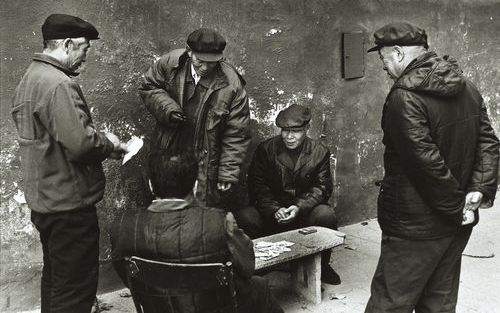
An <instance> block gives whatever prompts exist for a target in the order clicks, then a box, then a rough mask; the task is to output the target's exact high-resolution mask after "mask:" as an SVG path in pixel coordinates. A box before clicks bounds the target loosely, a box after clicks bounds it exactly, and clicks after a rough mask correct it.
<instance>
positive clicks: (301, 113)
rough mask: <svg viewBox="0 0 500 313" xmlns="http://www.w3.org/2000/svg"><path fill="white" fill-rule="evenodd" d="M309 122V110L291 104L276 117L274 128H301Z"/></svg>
mask: <svg viewBox="0 0 500 313" xmlns="http://www.w3.org/2000/svg"><path fill="white" fill-rule="evenodd" d="M310 120H311V110H309V108H306V107H305V106H302V105H298V104H292V105H291V106H289V107H288V108H286V109H284V110H282V111H281V112H280V113H279V114H278V117H276V126H278V127H279V128H301V127H304V126H306V125H307V124H308V123H309V121H310Z"/></svg>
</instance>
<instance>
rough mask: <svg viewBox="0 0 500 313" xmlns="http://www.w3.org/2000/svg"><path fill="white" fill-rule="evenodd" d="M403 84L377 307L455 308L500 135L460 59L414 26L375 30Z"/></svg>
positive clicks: (397, 92)
mask: <svg viewBox="0 0 500 313" xmlns="http://www.w3.org/2000/svg"><path fill="white" fill-rule="evenodd" d="M374 37H375V44H376V46H375V47H373V48H371V49H370V50H368V51H370V52H371V51H378V54H379V56H380V59H381V60H382V63H383V68H384V70H385V71H386V72H387V74H388V75H389V77H390V78H391V79H392V80H394V85H393V86H392V88H391V90H390V91H389V95H388V96H387V98H386V101H385V104H384V108H383V113H382V129H383V132H384V137H383V143H384V145H385V152H384V168H385V175H384V178H383V181H382V184H381V187H380V193H379V199H378V222H379V224H380V227H381V229H382V243H381V253H380V259H379V262H378V266H377V269H376V272H375V274H374V277H373V281H372V285H371V297H370V299H369V301H368V304H367V306H366V310H365V312H367V313H382V312H384V313H391V312H397V313H404V312H408V313H411V312H414V311H415V312H416V313H421V312H426V313H429V312H436V313H437V312H440V313H445V312H447V313H452V312H455V306H456V302H457V295H458V286H459V281H460V263H461V256H462V252H463V250H464V248H465V246H466V245H467V242H468V240H469V237H470V235H471V232H472V228H473V226H474V225H476V224H477V222H478V218H479V215H478V210H477V209H478V208H479V207H489V206H491V205H492V203H493V200H494V199H495V194H496V190H497V175H498V160H499V151H498V149H499V141H498V138H497V137H496V136H495V133H494V131H493V129H492V127H491V124H490V121H489V118H488V114H487V112H486V107H485V104H484V102H483V99H482V97H481V95H480V93H479V91H478V90H477V88H476V87H475V86H474V85H473V84H472V83H471V82H470V81H469V80H468V79H467V78H466V77H465V76H464V75H463V73H462V70H461V69H460V68H459V66H458V64H457V62H456V61H455V60H453V59H451V58H449V57H447V56H445V57H439V56H438V55H436V53H435V52H432V51H428V43H427V35H426V33H425V31H424V30H423V29H421V28H419V27H416V26H414V25H411V24H408V23H391V24H388V25H385V26H384V27H382V28H380V29H379V30H377V31H376V32H375V34H374Z"/></svg>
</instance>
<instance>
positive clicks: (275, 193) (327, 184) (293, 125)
mask: <svg viewBox="0 0 500 313" xmlns="http://www.w3.org/2000/svg"><path fill="white" fill-rule="evenodd" d="M310 120H311V112H310V110H309V109H308V108H306V107H304V106H302V105H296V104H294V105H291V106H290V107H288V108H286V109H285V110H283V111H281V112H280V113H279V114H278V117H277V118H276V125H277V126H278V127H279V128H281V134H280V135H278V136H276V137H273V138H270V139H267V140H265V141H264V142H262V143H260V144H259V146H258V147H257V149H256V151H255V154H254V156H253V160H252V163H251V165H250V169H249V172H248V173H249V174H248V191H249V198H250V206H249V207H246V208H241V209H240V210H238V211H236V212H235V214H236V219H237V221H238V224H239V225H240V227H241V228H243V229H244V230H245V233H247V234H248V235H249V236H250V237H251V238H258V237H262V236H267V235H270V234H274V233H279V232H283V231H287V230H291V229H296V228H301V227H304V226H314V225H316V226H323V227H328V228H332V229H336V228H337V220H336V217H335V212H334V210H333V208H332V207H331V206H330V205H329V204H328V199H329V198H330V195H331V193H332V190H333V184H332V176H331V173H330V152H329V151H328V149H327V148H326V147H325V146H323V145H322V144H321V143H319V142H317V141H315V140H313V139H311V138H308V137H307V130H308V129H309V121H310ZM330 254H331V251H330V250H328V251H325V252H324V253H323V255H322V258H321V280H322V281H323V282H325V283H329V284H335V285H338V284H340V277H339V276H338V274H337V273H336V272H335V271H334V270H333V269H332V268H331V267H330V265H329V262H330Z"/></svg>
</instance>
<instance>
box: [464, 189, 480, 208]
mask: <svg viewBox="0 0 500 313" xmlns="http://www.w3.org/2000/svg"><path fill="white" fill-rule="evenodd" d="M482 200H483V193H482V192H480V191H471V192H469V193H468V194H467V195H466V196H465V208H464V209H465V210H472V211H475V210H477V209H478V208H479V206H480V205H481V202H482Z"/></svg>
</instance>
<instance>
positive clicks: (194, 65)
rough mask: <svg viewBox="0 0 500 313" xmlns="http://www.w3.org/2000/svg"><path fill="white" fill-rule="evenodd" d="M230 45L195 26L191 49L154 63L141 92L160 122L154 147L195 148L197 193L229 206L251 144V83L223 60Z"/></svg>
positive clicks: (209, 203)
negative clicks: (246, 89)
mask: <svg viewBox="0 0 500 313" xmlns="http://www.w3.org/2000/svg"><path fill="white" fill-rule="evenodd" d="M225 46H226V41H225V39H224V38H223V37H222V36H221V35H220V34H219V33H218V32H216V31H215V30H212V29H208V28H200V29H198V30H195V31H194V32H192V33H191V34H190V35H189V36H188V38H187V48H186V49H177V50H173V51H170V52H169V53H167V54H165V55H163V56H162V57H161V58H160V59H158V60H157V61H155V62H154V64H153V65H152V66H151V68H150V69H149V70H148V71H147V72H146V73H145V74H144V75H143V78H142V85H141V87H140V91H139V93H140V95H141V98H142V100H143V102H144V104H145V105H146V107H147V109H148V110H149V111H150V112H151V114H152V115H153V116H154V117H155V118H156V121H157V125H156V128H155V130H154V133H153V140H152V150H153V151H160V152H161V151H162V150H169V151H170V152H172V151H183V150H194V151H195V153H196V154H197V155H198V157H199V160H200V163H199V167H200V169H199V176H198V184H197V193H196V197H197V200H198V201H199V202H200V203H203V204H205V205H207V206H224V205H225V204H224V199H226V197H227V195H228V193H229V190H230V189H233V188H234V185H235V184H237V183H238V181H239V176H240V167H241V165H242V163H243V159H244V158H245V155H246V152H247V148H248V145H249V143H250V137H249V134H248V125H249V121H250V113H249V112H250V111H249V107H248V97H247V93H246V91H245V88H244V85H245V81H244V80H243V78H242V77H241V76H240V75H239V74H238V72H237V71H236V70H235V69H234V67H233V66H231V65H230V64H228V63H227V62H226V61H224V60H223V51H224V48H225Z"/></svg>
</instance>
